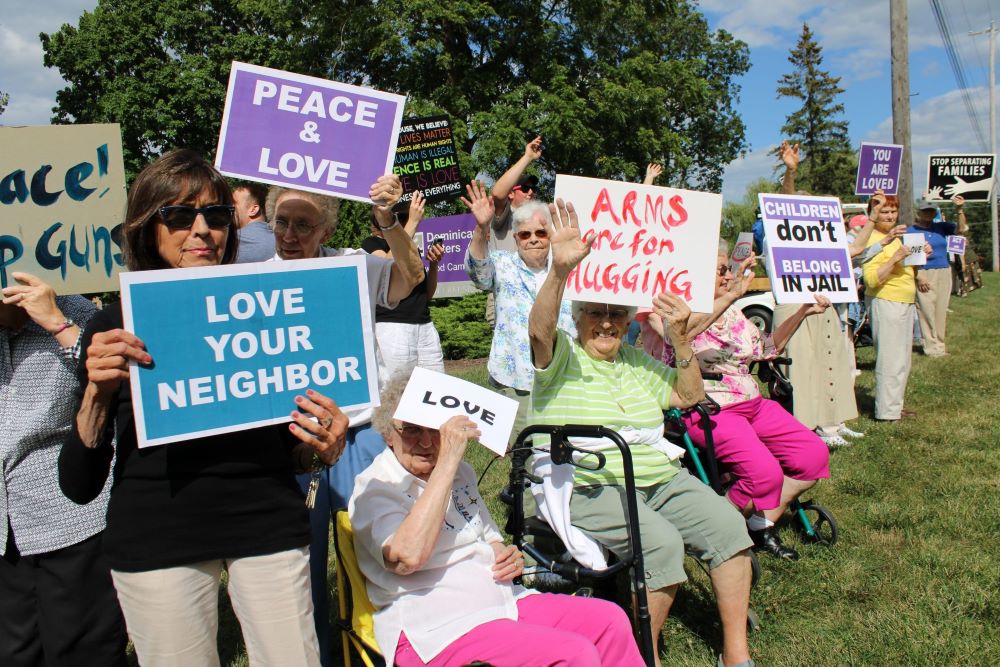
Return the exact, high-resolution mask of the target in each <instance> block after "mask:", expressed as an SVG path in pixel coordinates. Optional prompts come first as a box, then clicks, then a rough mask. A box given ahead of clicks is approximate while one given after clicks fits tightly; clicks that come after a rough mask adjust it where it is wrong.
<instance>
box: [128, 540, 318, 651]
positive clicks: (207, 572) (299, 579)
mask: <svg viewBox="0 0 1000 667" xmlns="http://www.w3.org/2000/svg"><path fill="white" fill-rule="evenodd" d="M223 568H225V569H226V570H228V572H229V586H228V590H229V599H230V600H232V603H233V611H235V612H236V618H238V619H239V621H240V627H241V628H242V630H243V638H244V640H245V641H246V647H247V656H248V657H249V661H250V665H251V666H252V667H256V666H258V665H260V666H263V665H273V666H275V667H284V666H285V665H308V666H309V667H313V666H316V667H318V665H319V664H320V662H319V643H318V641H317V640H316V629H315V625H314V624H313V605H312V597H311V595H310V588H309V548H308V547H302V548H300V549H292V550H289V551H280V552H278V553H275V554H268V555H266V556H252V557H248V558H236V559H233V560H227V561H222V560H211V561H202V562H199V563H191V564H190V565H183V566H180V567H171V568H165V569H162V570H149V571H147V572H119V571H117V570H112V571H111V576H112V577H113V579H114V582H115V589H116V590H117V591H118V601H119V603H120V604H121V607H122V612H123V613H124V614H125V625H126V626H127V628H128V635H129V638H130V639H131V640H132V643H133V644H134V645H135V652H136V655H137V657H138V658H139V664H141V665H142V666H143V667H218V666H219V650H218V639H217V636H216V635H217V634H218V630H219V604H218V602H219V581H220V578H221V575H222V570H223Z"/></svg>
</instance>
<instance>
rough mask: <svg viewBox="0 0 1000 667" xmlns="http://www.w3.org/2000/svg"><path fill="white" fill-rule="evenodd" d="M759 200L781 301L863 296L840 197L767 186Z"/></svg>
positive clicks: (846, 299)
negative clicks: (856, 279) (781, 190)
mask: <svg viewBox="0 0 1000 667" xmlns="http://www.w3.org/2000/svg"><path fill="white" fill-rule="evenodd" d="M759 200H760V211H761V218H762V219H763V221H764V237H765V238H766V240H767V273H768V276H769V277H770V279H771V288H772V291H773V292H774V300H775V302H776V303H779V304H783V303H813V302H814V301H815V300H816V299H815V298H814V295H816V294H821V295H823V296H825V297H826V298H828V299H829V300H830V301H831V303H853V302H855V301H857V300H858V292H857V286H856V285H855V283H854V278H853V276H852V273H851V254H850V251H849V250H848V247H847V232H846V230H845V229H844V220H843V214H842V213H841V211H840V200H839V199H837V198H836V197H812V196H800V195H782V194H768V193H763V192H762V193H760V195H759Z"/></svg>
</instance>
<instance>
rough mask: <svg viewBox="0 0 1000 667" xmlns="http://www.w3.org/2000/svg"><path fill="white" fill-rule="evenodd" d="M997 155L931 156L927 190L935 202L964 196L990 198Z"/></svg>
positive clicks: (973, 198)
mask: <svg viewBox="0 0 1000 667" xmlns="http://www.w3.org/2000/svg"><path fill="white" fill-rule="evenodd" d="M995 167H996V155H993V154H992V153H969V154H966V155H928V156H927V191H928V193H929V195H930V198H931V199H933V200H934V201H950V200H951V198H952V197H954V196H955V195H962V196H963V197H965V201H967V202H970V201H989V200H990V189H991V188H992V187H993V178H994V175H995Z"/></svg>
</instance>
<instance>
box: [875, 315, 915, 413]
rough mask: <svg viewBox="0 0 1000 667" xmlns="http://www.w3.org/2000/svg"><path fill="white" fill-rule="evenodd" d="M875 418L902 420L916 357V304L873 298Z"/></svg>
mask: <svg viewBox="0 0 1000 667" xmlns="http://www.w3.org/2000/svg"><path fill="white" fill-rule="evenodd" d="M870 304H871V314H872V337H873V338H874V339H875V418H876V419H899V418H900V416H901V413H902V410H903V396H904V395H905V394H906V381H907V380H908V379H909V377H910V363H911V361H912V358H913V354H912V352H911V348H912V347H913V311H914V308H913V304H912V303H899V302H898V301H887V300H885V299H871V300H870Z"/></svg>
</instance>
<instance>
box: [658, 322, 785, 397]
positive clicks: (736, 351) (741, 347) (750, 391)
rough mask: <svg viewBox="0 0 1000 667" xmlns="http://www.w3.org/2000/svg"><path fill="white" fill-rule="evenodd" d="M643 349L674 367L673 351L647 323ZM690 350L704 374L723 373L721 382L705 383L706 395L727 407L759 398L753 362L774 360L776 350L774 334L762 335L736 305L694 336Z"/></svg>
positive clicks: (666, 341)
mask: <svg viewBox="0 0 1000 667" xmlns="http://www.w3.org/2000/svg"><path fill="white" fill-rule="evenodd" d="M642 339H643V347H644V348H645V349H646V352H648V353H649V354H650V355H651V356H652V357H653V358H654V359H659V360H660V361H662V362H663V363H665V364H667V365H668V366H673V365H674V348H673V346H672V345H671V344H670V341H669V340H664V339H663V338H661V337H660V336H658V335H657V333H656V332H655V331H654V330H653V328H652V327H651V326H650V325H649V324H648V323H647V322H645V321H643V322H642ZM691 349H692V350H693V351H694V355H695V357H697V359H698V366H699V367H700V368H701V371H702V372H703V373H721V374H722V379H721V380H705V393H706V394H708V395H709V396H711V397H712V399H713V400H714V401H715V402H716V403H718V404H719V405H720V406H722V407H725V406H727V405H732V404H734V403H740V402H742V401H749V400H750V399H753V398H757V397H758V396H760V388H759V387H758V386H757V380H756V379H755V378H754V376H753V375H751V374H750V363H751V362H753V361H764V360H767V359H774V358H775V357H776V356H778V354H777V350H775V347H774V341H773V340H772V339H771V334H761V332H760V329H758V328H757V327H756V326H754V324H753V322H751V321H750V320H748V319H747V318H746V317H745V316H744V315H743V313H742V312H740V310H739V309H738V308H736V307H735V306H730V307H729V308H728V309H727V310H726V311H725V312H724V313H722V315H721V316H720V317H719V319H717V320H716V321H715V322H714V323H713V324H712V326H710V327H708V329H706V330H705V331H703V332H701V333H700V334H698V335H697V336H695V338H694V340H693V341H691Z"/></svg>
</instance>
